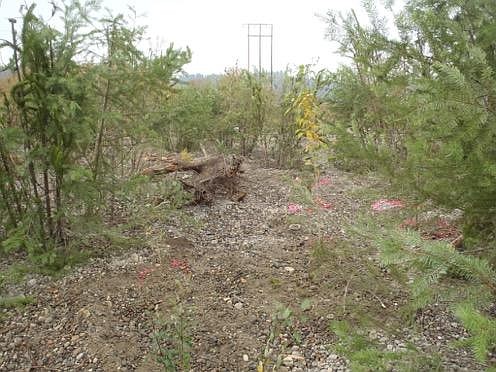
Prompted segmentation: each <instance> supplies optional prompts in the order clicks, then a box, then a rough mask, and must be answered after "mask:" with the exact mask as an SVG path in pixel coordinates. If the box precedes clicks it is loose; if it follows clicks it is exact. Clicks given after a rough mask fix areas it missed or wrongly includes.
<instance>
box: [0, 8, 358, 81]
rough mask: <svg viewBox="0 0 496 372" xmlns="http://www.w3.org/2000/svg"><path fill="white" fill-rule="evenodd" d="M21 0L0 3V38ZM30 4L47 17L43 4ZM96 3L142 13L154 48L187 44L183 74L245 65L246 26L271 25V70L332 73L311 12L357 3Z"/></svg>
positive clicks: (254, 54) (331, 59) (330, 54)
mask: <svg viewBox="0 0 496 372" xmlns="http://www.w3.org/2000/svg"><path fill="white" fill-rule="evenodd" d="M26 1H27V2H28V3H31V2H30V1H29V0H26ZM24 2H25V0H0V39H3V38H8V39H10V24H9V22H8V20H7V18H9V17H16V16H18V15H19V11H18V9H19V7H20V5H21V4H23V3H24ZM35 2H36V3H37V4H38V8H39V9H38V10H39V11H40V12H41V13H42V14H44V15H46V16H48V15H49V12H50V10H51V5H50V2H49V0H39V1H35ZM102 4H103V6H104V7H107V8H109V9H111V10H112V11H113V12H114V13H119V12H126V11H127V10H126V5H131V6H133V7H134V8H135V9H136V11H137V13H138V14H141V15H142V17H141V18H140V24H143V25H146V26H148V35H149V37H150V40H151V43H152V45H153V46H154V47H156V46H157V45H158V44H160V43H161V44H162V45H163V46H164V47H165V46H167V45H168V44H169V43H170V42H174V44H175V45H176V46H178V47H185V46H189V47H190V48H191V50H192V52H193V61H192V63H191V64H189V65H188V66H187V67H186V71H187V72H189V73H221V72H223V71H224V69H225V68H226V67H231V66H234V65H235V64H236V63H238V64H239V65H240V66H241V67H246V66H247V35H246V34H247V29H246V26H244V25H245V24H246V23H272V24H273V25H274V39H273V42H274V46H273V64H274V70H281V69H284V68H285V67H286V66H287V65H289V66H295V65H298V64H307V63H317V62H318V64H317V67H327V68H329V69H334V68H335V67H336V66H337V65H338V64H339V62H342V60H340V59H339V58H338V56H337V55H336V54H335V53H334V52H335V46H334V45H333V44H332V43H330V42H329V41H327V40H325V29H326V25H325V23H324V22H323V21H322V20H320V19H319V18H318V17H317V16H316V14H322V15H324V14H325V13H326V11H327V10H328V9H336V10H343V11H345V10H347V9H350V8H354V9H356V10H358V9H359V8H360V0H346V1H342V0H306V1H301V0H298V1H296V0H286V1H284V0H103V1H102ZM257 43H258V41H256V40H255V39H252V42H251V44H250V45H251V58H250V60H251V62H252V63H251V64H252V65H258V44H257ZM3 57H4V59H5V56H3ZM262 57H263V63H262V67H263V68H264V69H268V68H269V67H270V62H269V61H270V59H269V57H270V43H269V39H266V40H265V41H264V42H263V44H262ZM0 62H1V61H0Z"/></svg>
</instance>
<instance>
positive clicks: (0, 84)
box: [0, 76, 17, 96]
mask: <svg viewBox="0 0 496 372" xmlns="http://www.w3.org/2000/svg"><path fill="white" fill-rule="evenodd" d="M16 80H17V79H16V77H15V76H10V77H2V78H0V96H3V94H4V93H7V92H9V91H10V89H11V88H12V87H13V86H14V84H15V83H16Z"/></svg>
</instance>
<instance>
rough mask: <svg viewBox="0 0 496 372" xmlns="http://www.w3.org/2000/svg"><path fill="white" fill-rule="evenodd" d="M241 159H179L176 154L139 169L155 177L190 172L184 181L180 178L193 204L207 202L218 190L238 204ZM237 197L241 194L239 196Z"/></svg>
mask: <svg viewBox="0 0 496 372" xmlns="http://www.w3.org/2000/svg"><path fill="white" fill-rule="evenodd" d="M242 162H243V160H242V159H241V158H240V157H238V156H235V155H230V156H223V155H216V156H206V157H201V158H197V159H192V160H183V159H181V156H180V155H179V154H173V155H169V156H167V157H163V158H161V159H160V161H159V162H158V164H155V165H153V166H151V167H149V168H146V169H145V170H143V172H142V174H144V175H148V176H157V175H163V174H168V173H173V172H183V171H193V172H194V175H193V176H192V177H190V178H188V179H180V180H179V181H180V182H181V183H182V185H183V187H184V189H185V190H187V191H189V192H191V193H192V194H193V195H194V201H195V202H196V203H199V202H207V203H208V202H211V201H212V200H213V196H214V194H216V193H218V192H219V191H223V192H224V193H228V194H229V195H230V197H231V198H232V199H233V200H237V201H241V200H242V199H243V198H244V197H245V195H246V194H244V195H243V193H242V192H241V193H240V192H239V191H238V181H239V173H241V164H242ZM240 195H242V196H241V197H240Z"/></svg>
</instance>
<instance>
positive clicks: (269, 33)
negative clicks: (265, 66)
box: [246, 23, 274, 84]
mask: <svg viewBox="0 0 496 372" xmlns="http://www.w3.org/2000/svg"><path fill="white" fill-rule="evenodd" d="M246 26H247V28H248V34H247V35H248V71H250V40H251V39H252V38H255V40H257V41H258V75H259V76H261V74H262V39H264V38H270V82H271V84H272V83H273V75H272V74H273V70H272V62H273V59H272V52H273V46H274V25H273V24H272V23H248V24H246Z"/></svg>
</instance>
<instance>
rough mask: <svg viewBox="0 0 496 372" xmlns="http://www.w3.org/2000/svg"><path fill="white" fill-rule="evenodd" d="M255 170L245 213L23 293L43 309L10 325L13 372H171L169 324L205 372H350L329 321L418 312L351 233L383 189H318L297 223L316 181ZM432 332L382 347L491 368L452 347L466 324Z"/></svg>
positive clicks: (198, 212) (343, 181)
mask: <svg viewBox="0 0 496 372" xmlns="http://www.w3.org/2000/svg"><path fill="white" fill-rule="evenodd" d="M248 167H249V172H247V174H249V175H250V177H249V179H248V178H246V179H245V180H244V181H243V182H242V188H243V189H244V190H246V191H247V197H246V198H245V200H244V201H243V202H241V203H235V202H231V201H227V200H218V201H216V202H215V203H213V205H211V206H195V207H190V208H187V209H186V210H185V211H184V212H183V213H181V214H178V215H177V216H176V218H174V219H172V220H169V222H168V223H167V224H166V223H164V222H163V220H157V221H155V222H153V221H152V222H151V223H150V225H149V226H146V227H145V228H144V234H146V236H147V237H148V239H147V244H146V246H143V247H137V249H135V250H133V251H132V252H128V253H126V254H124V255H122V256H118V257H109V258H105V259H93V260H91V261H90V262H89V263H88V264H87V265H85V266H84V267H81V268H79V269H77V270H76V271H75V272H74V273H73V274H71V275H70V276H68V277H66V278H64V279H60V280H57V281H54V280H50V279H48V278H41V277H37V278H34V279H31V280H29V281H28V282H27V283H26V284H25V285H24V286H20V287H17V290H18V291H22V292H23V293H24V294H30V293H32V294H33V295H34V296H35V298H36V302H35V304H33V305H30V306H28V307H26V308H25V309H23V310H22V311H18V312H16V311H14V310H12V311H11V313H12V314H9V315H10V316H9V317H8V318H7V320H6V321H4V322H3V323H0V327H1V331H2V332H1V336H0V350H3V353H0V356H1V359H0V370H5V371H28V370H40V371H44V370H50V371H59V370H64V371H75V370H78V371H79V370H80V371H117V370H120V371H125V370H128V371H132V370H138V371H154V370H160V368H161V367H160V365H159V364H158V363H157V362H156V357H155V355H154V354H153V347H152V336H153V334H154V333H156V331H157V319H159V318H160V317H163V318H165V319H170V316H171V315H176V316H179V315H180V318H181V319H184V322H183V323H184V328H185V329H186V330H187V332H190V333H191V344H192V350H191V353H190V354H191V366H192V369H193V370H195V371H245V370H246V371H248V370H251V371H253V370H256V366H257V363H259V362H260V361H264V363H265V366H266V367H269V366H272V365H274V363H276V364H277V363H279V364H280V366H279V370H286V371H288V370H292V371H339V370H346V369H347V368H348V367H349V366H347V361H346V360H345V359H344V358H343V357H342V356H339V355H337V354H336V353H335V352H333V351H332V350H331V349H330V348H329V347H328V346H329V345H332V344H336V342H337V339H336V337H335V335H334V334H333V333H332V332H330V330H329V322H330V321H331V320H333V319H334V320H335V319H344V318H346V319H351V320H354V319H356V318H357V317H358V315H357V314H359V313H364V314H367V313H370V314H380V316H378V317H376V318H378V319H383V320H384V323H385V324H388V323H389V320H391V324H393V320H397V318H398V308H399V307H400V306H401V304H402V303H403V302H404V299H405V292H404V291H403V289H402V288H399V287H398V286H396V285H395V283H394V281H393V280H392V278H390V277H389V276H388V274H387V273H384V272H382V271H381V270H380V269H373V270H372V269H370V267H369V266H371V264H370V262H371V259H372V258H370V257H367V256H366V251H365V248H364V247H361V246H359V245H356V244H355V243H353V242H349V241H348V238H347V236H346V233H345V231H344V229H343V226H344V225H346V224H347V223H350V222H352V221H353V220H354V219H355V218H356V217H357V216H358V214H359V212H360V211H361V210H363V209H364V208H365V209H367V208H368V204H367V202H365V201H363V200H360V199H359V198H358V197H357V196H356V192H355V191H356V189H357V188H360V187H362V186H364V185H365V184H366V183H368V182H369V181H370V180H365V179H358V178H353V177H351V176H350V175H348V174H345V173H343V172H340V171H336V170H333V171H329V172H328V173H327V174H326V175H324V176H323V177H322V178H321V180H323V181H322V182H321V183H320V184H318V185H315V187H314V188H313V196H311V197H318V198H319V199H318V202H317V203H314V204H313V205H312V206H311V207H310V209H304V210H302V211H299V212H297V213H296V214H295V215H292V214H289V213H288V205H289V204H290V203H294V202H298V201H299V202H302V200H301V199H305V197H308V195H309V194H308V193H306V192H305V188H304V187H303V186H302V183H304V181H298V180H295V177H296V174H295V173H292V172H290V171H280V170H273V169H262V168H258V167H256V166H255V165H253V164H248ZM291 188H293V192H291V190H290V189H291ZM295 190H296V191H298V190H299V191H300V194H298V192H296V191H295ZM299 198H300V200H297V199H299ZM343 242H347V243H346V244H344V243H343ZM372 262H373V260H372ZM372 266H373V265H372ZM365 268H366V269H365ZM371 270H372V271H371ZM374 270H376V271H374ZM370 278H372V279H373V280H372V281H371V283H370V284H371V285H370V286H369V287H366V289H363V288H362V287H361V286H360V285H359V283H363V282H364V281H367V280H369V279H370ZM379 281H380V282H379ZM379 284H380V285H379ZM367 288H368V289H367ZM384 288H386V289H384ZM359 305H360V306H359ZM278 315H279V316H278ZM183 323H181V324H183ZM425 324H426V326H425V328H424V329H423V330H421V332H420V333H417V334H413V333H411V332H410V331H409V330H407V329H395V332H392V335H385V334H383V333H381V331H380V330H378V331H377V332H375V334H374V335H375V336H374V337H376V338H377V339H378V340H379V342H380V343H381V344H383V346H384V348H385V349H387V350H390V351H394V350H400V351H401V350H402V348H404V347H405V344H406V343H407V342H409V341H410V342H414V343H415V344H416V345H417V346H418V347H419V349H421V350H428V351H433V350H435V351H438V352H440V353H441V362H440V363H441V366H442V367H444V368H446V369H460V370H463V369H465V370H474V369H477V368H478V367H477V366H476V365H475V364H474V362H473V360H472V359H471V358H470V356H469V354H468V353H467V352H464V351H461V352H458V355H456V356H453V357H452V356H451V355H452V353H453V352H452V350H451V348H450V346H449V342H450V341H451V340H453V339H456V338H460V337H462V336H464V335H466V334H465V333H464V331H463V330H462V329H461V327H460V326H459V325H458V324H457V323H456V322H455V321H454V320H453V319H451V318H450V317H449V316H448V315H446V314H445V313H443V312H442V311H439V312H437V313H436V314H434V315H433V316H432V319H431V318H429V319H427V321H426V323H425ZM176 325H177V323H176ZM176 331H177V329H176ZM171 332H172V333H174V332H175V331H170V329H169V331H168V334H167V337H175V336H177V335H175V334H170V333H171ZM176 333H177V332H176ZM438 337H439V338H438ZM169 345H170V343H169ZM264 354H266V355H264ZM278 361H279V362H278ZM267 370H268V369H267Z"/></svg>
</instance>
